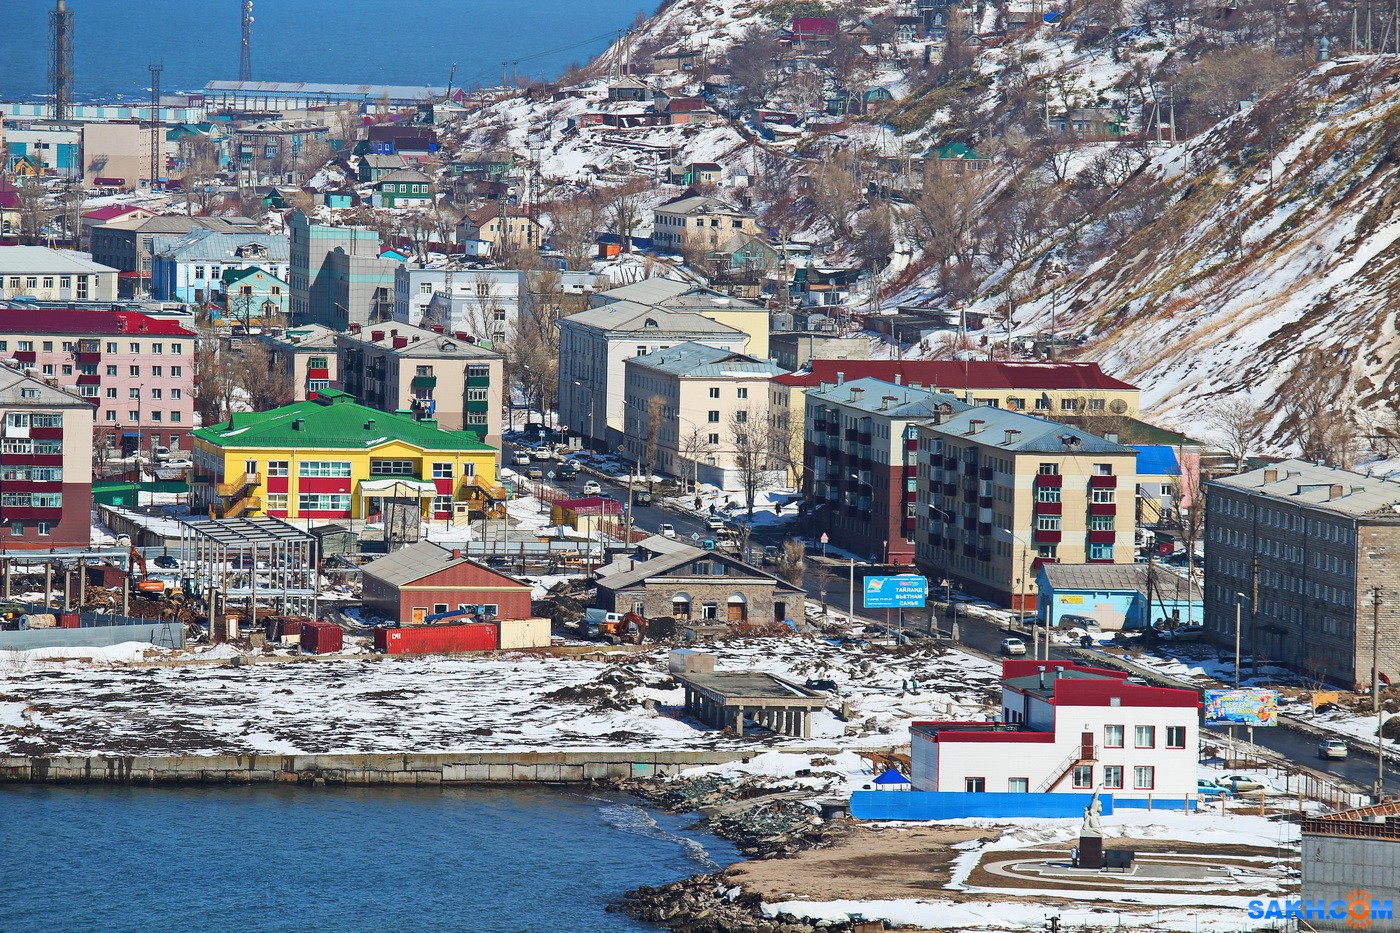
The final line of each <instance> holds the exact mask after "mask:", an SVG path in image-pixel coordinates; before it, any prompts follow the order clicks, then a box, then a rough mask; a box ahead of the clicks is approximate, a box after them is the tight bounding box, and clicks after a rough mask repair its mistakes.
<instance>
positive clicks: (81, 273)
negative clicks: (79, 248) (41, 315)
mask: <svg viewBox="0 0 1400 933" xmlns="http://www.w3.org/2000/svg"><path fill="white" fill-rule="evenodd" d="M0 298H33V299H35V300H37V301H116V300H117V270H116V269H113V268H111V267H110V266H104V265H102V264H100V263H96V262H93V261H92V260H91V259H89V258H88V257H87V256H86V255H85V254H83V253H75V252H73V251H72V250H67V249H49V248H48V247H46V246H5V247H0Z"/></svg>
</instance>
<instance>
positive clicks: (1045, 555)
mask: <svg viewBox="0 0 1400 933" xmlns="http://www.w3.org/2000/svg"><path fill="white" fill-rule="evenodd" d="M1059 553H1060V552H1059V545H1056V544H1042V545H1039V546H1038V547H1036V549H1035V556H1036V557H1039V558H1040V559H1041V560H1055V559H1057V558H1058V557H1059Z"/></svg>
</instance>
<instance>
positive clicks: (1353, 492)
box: [1351, 486, 1366, 496]
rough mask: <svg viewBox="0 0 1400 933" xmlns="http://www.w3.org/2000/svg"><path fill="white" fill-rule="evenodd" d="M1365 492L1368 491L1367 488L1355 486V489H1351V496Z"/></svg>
mask: <svg viewBox="0 0 1400 933" xmlns="http://www.w3.org/2000/svg"><path fill="white" fill-rule="evenodd" d="M1365 491H1366V487H1365V486H1353V487H1351V494H1352V495H1353V496H1354V495H1356V494H1357V493H1359V492H1365Z"/></svg>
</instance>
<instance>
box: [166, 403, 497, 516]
mask: <svg viewBox="0 0 1400 933" xmlns="http://www.w3.org/2000/svg"><path fill="white" fill-rule="evenodd" d="M193 439H194V482H193V484H192V490H191V497H192V501H193V503H194V505H195V507H196V508H199V509H200V510H205V509H207V510H208V511H209V514H210V515H211V516H214V517H217V518H235V517H239V516H251V515H272V516H275V517H277V518H289V519H297V518H306V519H312V518H319V519H348V518H359V519H374V518H375V517H376V516H378V515H381V514H382V511H383V506H384V503H385V501H386V500H404V499H409V500H417V501H418V503H419V507H420V509H421V513H422V515H423V516H424V517H425V518H430V519H437V520H441V519H448V518H453V517H458V518H464V517H467V516H468V515H470V514H483V513H487V512H491V511H493V510H494V509H496V508H497V507H498V506H499V504H500V503H502V502H503V501H504V500H505V497H506V493H505V490H504V489H503V488H502V487H501V486H500V485H499V483H498V482H497V479H496V449H495V448H494V447H490V446H488V445H487V444H483V443H482V442H481V441H480V440H478V439H477V437H476V435H475V434H472V433H469V432H466V431H446V430H443V429H442V428H440V427H438V425H437V422H436V421H434V420H432V419H427V420H415V419H413V418H407V417H404V416H402V415H395V414H389V413H386V412H383V411H380V410H379V409H376V408H368V407H366V406H364V405H359V404H357V403H356V402H355V400H354V398H353V397H352V396H350V395H349V394H347V393H345V392H340V391H335V390H322V391H321V392H319V393H318V394H317V397H316V398H314V399H311V400H309V401H305V402H297V403H296V404H293V405H285V406H283V407H281V408H275V409H273V410H271V411H264V412H237V413H235V414H234V415H233V416H232V417H231V418H230V419H229V420H228V421H226V422H222V423H220V424H215V425H212V426H209V427H205V428H200V429H199V430H197V431H195V432H193Z"/></svg>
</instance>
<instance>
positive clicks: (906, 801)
mask: <svg viewBox="0 0 1400 933" xmlns="http://www.w3.org/2000/svg"><path fill="white" fill-rule="evenodd" d="M1093 796H1094V795H1093V794H1002V793H991V794H971V793H961V792H952V791H949V792H946V793H939V792H935V791H920V790H910V791H881V790H858V791H855V792H854V793H852V794H851V816H853V817H855V818H856V819H858V820H958V819H963V818H966V817H974V816H978V817H988V818H992V819H1002V818H1012V817H1040V818H1042V819H1067V818H1078V817H1082V816H1083V815H1084V808H1085V807H1087V806H1089V803H1090V801H1091V800H1093ZM1099 803H1100V805H1101V806H1102V808H1103V814H1104V816H1109V815H1111V814H1112V813H1113V811H1114V808H1115V807H1118V808H1121V809H1148V804H1149V801H1148V800H1146V799H1137V798H1132V799H1130V798H1123V799H1119V800H1114V798H1113V795H1112V794H1100V795H1099ZM1150 803H1151V809H1154V810H1181V809H1185V808H1186V807H1187V800H1186V799H1185V798H1176V799H1172V800H1168V799H1166V798H1161V799H1156V798H1154V799H1153V800H1151V801H1150ZM1191 805H1192V806H1194V801H1191Z"/></svg>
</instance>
